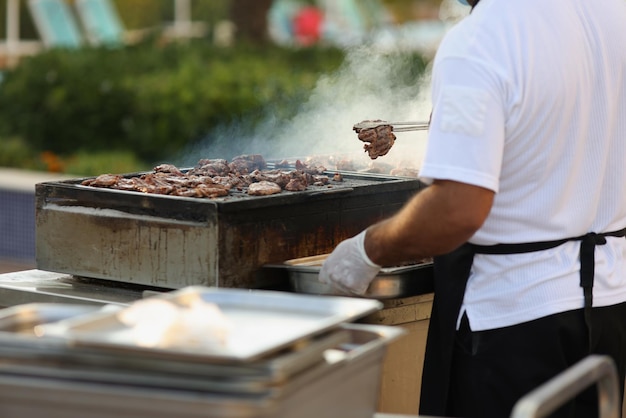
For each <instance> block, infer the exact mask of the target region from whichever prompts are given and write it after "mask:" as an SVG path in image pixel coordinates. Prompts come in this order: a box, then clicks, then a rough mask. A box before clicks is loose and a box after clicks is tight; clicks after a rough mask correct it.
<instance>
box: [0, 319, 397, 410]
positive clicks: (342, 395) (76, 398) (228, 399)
mask: <svg viewBox="0 0 626 418" xmlns="http://www.w3.org/2000/svg"><path fill="white" fill-rule="evenodd" d="M340 328H341V329H344V330H347V331H348V332H349V334H350V339H349V343H348V344H343V345H342V346H340V347H338V349H335V350H329V351H332V352H334V353H333V354H334V355H333V356H328V358H327V359H325V360H324V361H323V362H322V364H321V365H318V366H315V367H311V368H309V369H307V370H306V371H304V372H303V373H300V374H298V375H297V376H295V377H294V378H293V379H290V380H289V384H286V385H284V386H283V389H284V390H282V391H280V392H279V393H278V394H277V395H275V396H240V395H224V394H210V393H206V394H201V395H199V394H198V392H196V391H185V390H178V389H177V388H176V387H168V388H155V387H151V388H149V387H142V386H129V385H127V384H120V383H118V384H111V383H107V382H98V381H94V380H81V379H61V378H58V377H53V376H33V375H31V374H29V373H25V372H20V371H15V372H11V373H10V372H4V371H2V370H0V416H2V417H3V418H18V417H19V418H39V417H42V416H45V417H48V418H83V417H85V416H89V417H90V418H110V417H117V418H136V417H138V416H141V417H143V416H150V417H152V418H170V417H173V416H176V417H180V418H293V417H298V418H318V417H338V416H341V417H342V418H364V417H372V416H373V415H374V412H375V410H376V404H377V399H378V393H379V387H380V376H381V371H382V366H383V357H384V355H385V352H386V348H387V346H388V345H389V343H390V342H392V341H393V340H395V339H396V338H398V337H400V336H401V335H402V334H404V333H405V331H404V330H403V329H402V328H400V327H388V326H373V325H363V324H342V325H341V326H340ZM331 357H332V358H331ZM33 394H36V396H34V395H33Z"/></svg>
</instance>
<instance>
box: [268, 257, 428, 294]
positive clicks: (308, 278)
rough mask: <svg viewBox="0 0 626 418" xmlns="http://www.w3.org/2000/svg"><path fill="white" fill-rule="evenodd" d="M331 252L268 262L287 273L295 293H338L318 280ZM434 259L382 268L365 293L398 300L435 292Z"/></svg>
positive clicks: (279, 272)
mask: <svg viewBox="0 0 626 418" xmlns="http://www.w3.org/2000/svg"><path fill="white" fill-rule="evenodd" d="M327 257H328V254H321V255H316V256H310V257H302V258H295V259H291V260H286V261H284V262H283V263H279V264H270V265H266V266H265V268H266V269H268V270H270V271H273V272H274V274H285V273H286V274H287V276H288V277H289V283H290V285H291V289H292V290H293V291H294V292H296V293H306V294H313V295H335V294H337V292H336V291H335V289H333V288H332V286H330V285H328V284H325V283H321V282H320V281H319V279H318V277H319V273H320V270H321V268H322V264H323V263H324V260H326V258H327ZM432 288H433V263H432V261H428V262H426V261H425V262H421V263H414V264H409V265H405V266H399V267H389V268H383V269H381V271H380V272H379V273H378V275H377V276H376V277H375V278H374V280H373V281H372V282H371V283H370V286H369V287H368V288H367V291H366V292H365V294H364V295H363V296H364V297H366V298H371V299H397V298H404V297H408V296H414V295H419V294H424V293H429V292H432Z"/></svg>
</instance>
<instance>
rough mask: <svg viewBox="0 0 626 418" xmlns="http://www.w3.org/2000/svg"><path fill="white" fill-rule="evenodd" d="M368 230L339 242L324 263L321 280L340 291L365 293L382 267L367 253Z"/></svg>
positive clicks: (356, 293) (357, 293) (355, 293)
mask: <svg viewBox="0 0 626 418" xmlns="http://www.w3.org/2000/svg"><path fill="white" fill-rule="evenodd" d="M366 232H367V230H365V231H363V232H361V233H360V234H359V235H357V236H355V237H352V238H349V239H347V240H345V241H343V242H341V243H339V245H338V246H337V247H336V248H335V250H334V251H333V252H332V253H331V254H330V256H328V258H327V259H326V261H325V262H324V264H323V265H322V269H321V271H320V275H319V281H320V282H322V283H325V284H329V285H331V286H332V287H333V288H335V289H336V290H338V291H339V292H340V293H347V294H354V295H360V296H362V295H364V294H365V292H366V291H367V288H368V287H369V285H370V283H371V281H372V280H374V278H375V277H376V275H377V274H378V272H379V271H380V268H381V267H380V266H379V265H376V264H374V263H373V262H372V261H371V260H370V259H369V257H368V256H367V254H366V253H365V246H364V242H365V234H366Z"/></svg>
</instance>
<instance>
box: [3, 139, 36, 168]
mask: <svg viewBox="0 0 626 418" xmlns="http://www.w3.org/2000/svg"><path fill="white" fill-rule="evenodd" d="M33 159H34V154H33V151H32V150H31V149H30V147H29V146H28V144H27V143H26V142H25V141H24V140H23V139H21V138H17V137H11V138H0V167H21V168H34V167H33Z"/></svg>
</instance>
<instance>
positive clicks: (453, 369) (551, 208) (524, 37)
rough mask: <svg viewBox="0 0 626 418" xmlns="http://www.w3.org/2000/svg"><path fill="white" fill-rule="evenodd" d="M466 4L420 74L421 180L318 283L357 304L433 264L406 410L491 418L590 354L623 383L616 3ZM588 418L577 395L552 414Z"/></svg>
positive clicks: (587, 405)
mask: <svg viewBox="0 0 626 418" xmlns="http://www.w3.org/2000/svg"><path fill="white" fill-rule="evenodd" d="M469 3H470V5H472V6H474V8H473V10H472V12H471V13H470V15H469V16H468V17H466V18H465V19H464V20H463V21H461V22H460V23H459V24H458V25H457V26H455V27H454V28H453V29H452V30H451V31H450V32H449V33H448V34H447V35H446V37H445V39H444V40H443V42H442V43H441V45H440V47H439V50H438V51H437V55H436V57H435V62H434V66H433V82H432V101H433V113H432V119H431V124H430V130H429V139H428V147H427V150H426V155H425V158H424V162H423V165H422V168H421V171H420V176H421V178H422V180H423V181H425V182H426V183H427V184H429V187H427V188H426V189H424V190H423V191H422V192H420V193H418V194H417V195H416V196H414V197H413V198H412V199H411V200H410V201H409V202H408V203H407V204H406V205H405V206H404V207H403V208H402V209H401V210H400V211H399V212H398V213H397V214H396V215H395V216H393V217H391V218H389V219H387V220H384V221H382V222H380V223H378V224H376V225H373V226H371V227H369V228H368V229H367V230H365V231H363V232H362V233H361V234H359V235H357V236H356V237H353V238H351V239H348V240H346V241H344V242H342V243H340V244H339V245H338V246H337V248H336V249H335V250H334V251H333V253H332V254H331V255H330V256H329V257H328V259H327V261H326V262H325V264H324V266H323V268H322V271H321V272H320V280H321V281H322V282H325V283H331V284H332V285H333V286H335V287H336V288H338V289H340V290H342V291H343V292H347V293H352V294H363V293H364V292H365V290H366V289H367V287H368V285H369V283H370V281H371V280H372V279H373V278H374V277H375V276H376V274H377V273H378V271H379V269H380V266H393V265H397V264H399V263H400V262H403V261H410V260H416V259H421V258H423V257H428V256H435V300H434V303H433V313H432V317H431V322H430V329H429V336H428V342H427V349H426V360H425V363H424V374H423V382H422V394H421V399H420V414H422V415H432V416H463V417H468V418H472V417H473V418H488V417H499V418H502V417H506V416H509V415H510V413H511V409H512V407H513V405H514V404H515V402H516V401H517V400H518V399H519V398H520V397H522V396H523V395H525V394H526V393H528V392H529V391H530V390H532V389H534V388H536V387H537V386H539V385H540V384H542V383H544V382H545V381H547V380H549V379H550V378H552V377H553V376H555V375H557V374H558V373H559V372H561V371H563V370H565V369H567V368H568V367H570V366H572V365H573V364H575V363H576V362H578V361H579V360H581V359H582V358H584V357H586V356H587V355H589V354H592V353H600V354H608V355H611V356H612V357H613V359H614V360H615V363H616V365H617V367H618V370H619V374H620V383H622V384H623V382H624V370H625V364H626V239H625V238H624V233H625V231H624V228H626V193H625V191H626V190H625V189H626V162H625V161H624V160H625V158H626V48H624V47H623V40H624V39H626V24H624V22H626V2H624V1H623V0H602V1H594V2H590V1H586V0H481V1H480V3H478V4H476V1H475V0H474V1H472V0H470V1H469ZM622 389H623V388H622ZM622 392H623V390H622ZM587 395H589V396H587ZM588 398H589V399H588ZM594 415H597V402H596V400H595V399H594V391H593V390H590V391H588V393H586V394H585V396H581V397H579V398H578V399H577V400H576V402H575V403H571V404H568V405H567V406H566V407H564V408H562V409H561V410H559V415H558V416H563V417H573V416H581V417H583V416H584V417H590V416H594Z"/></svg>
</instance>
